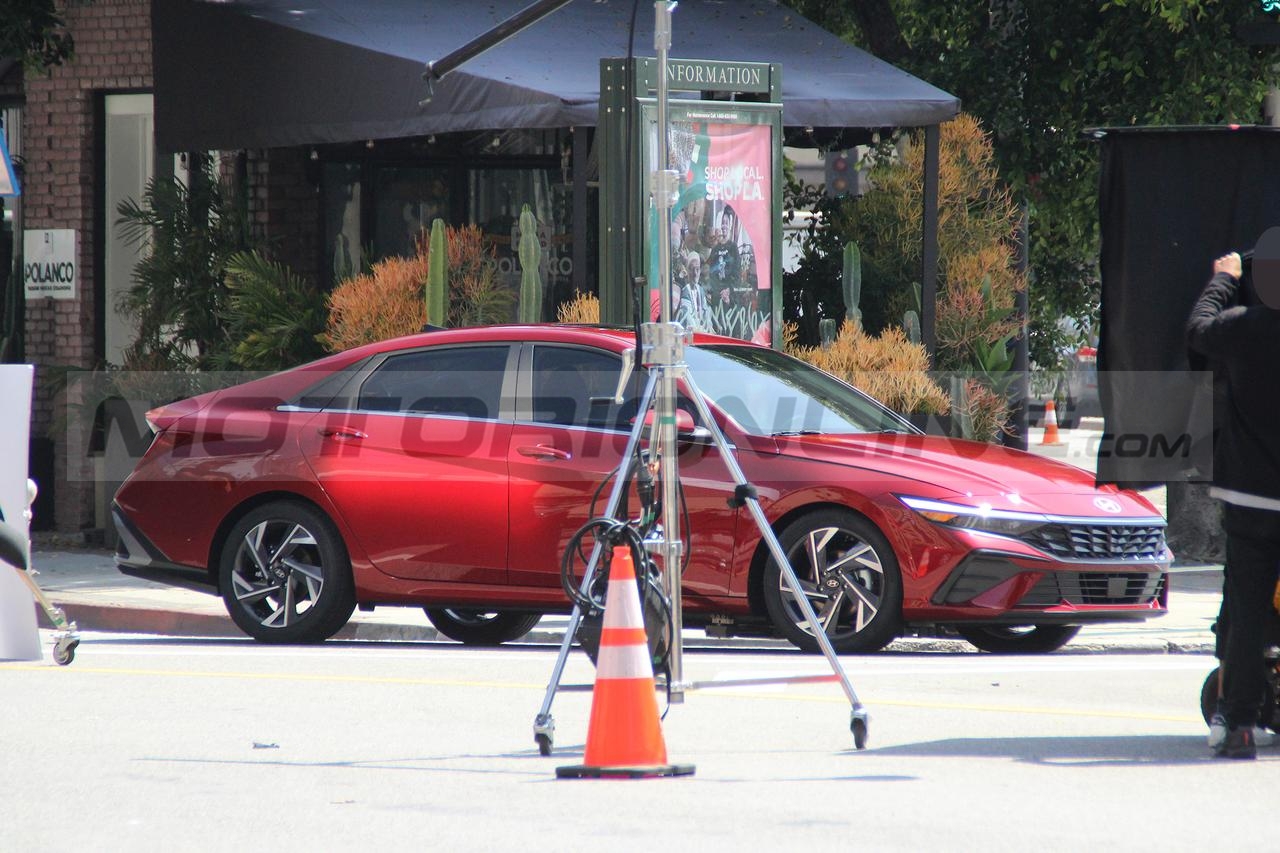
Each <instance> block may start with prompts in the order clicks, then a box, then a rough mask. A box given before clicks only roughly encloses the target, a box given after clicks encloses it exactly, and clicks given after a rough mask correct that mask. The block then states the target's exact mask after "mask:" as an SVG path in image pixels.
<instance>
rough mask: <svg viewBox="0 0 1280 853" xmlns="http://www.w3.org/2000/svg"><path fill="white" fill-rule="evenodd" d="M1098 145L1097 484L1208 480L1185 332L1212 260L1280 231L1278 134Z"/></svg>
mask: <svg viewBox="0 0 1280 853" xmlns="http://www.w3.org/2000/svg"><path fill="white" fill-rule="evenodd" d="M1096 137H1097V138H1098V139H1100V141H1101V145H1102V173H1101V185H1100V188H1099V221H1100V226H1101V237H1102V255H1101V275H1102V328H1101V337H1100V343H1099V346H1098V368H1099V391H1100V394H1101V397H1102V408H1103V414H1104V415H1105V417H1106V433H1105V437H1104V439H1103V441H1102V444H1101V446H1100V448H1099V454H1098V481H1099V483H1119V484H1124V485H1129V486H1149V485H1154V484H1156V483H1161V482H1172V481H1177V480H1182V479H1207V477H1208V474H1209V471H1210V469H1211V465H1210V463H1209V460H1208V457H1207V454H1208V451H1209V449H1210V448H1209V444H1208V441H1207V440H1206V439H1207V435H1205V433H1206V432H1207V431H1208V430H1209V429H1211V424H1212V404H1211V403H1210V402H1208V400H1207V397H1206V395H1207V394H1208V388H1209V387H1210V385H1209V374H1207V373H1204V372H1201V371H1204V370H1205V368H1206V365H1204V364H1202V363H1197V362H1196V361H1189V359H1188V354H1187V351H1186V348H1185V345H1184V343H1183V329H1184V326H1185V323H1186V320H1187V315H1188V314H1189V313H1190V311H1191V306H1192V305H1193V304H1194V302H1195V300H1196V298H1197V297H1198V296H1199V295H1200V291H1201V290H1202V289H1203V287H1204V285H1205V283H1206V282H1207V281H1208V279H1209V277H1210V274H1211V273H1212V265H1213V259H1214V258H1216V257H1218V256H1219V255H1222V254H1225V253H1227V252H1229V251H1232V250H1236V251H1242V250H1245V249H1251V248H1253V245H1254V243H1256V242H1257V240H1258V237H1259V236H1260V235H1261V234H1262V232H1263V231H1265V230H1266V229H1267V228H1268V227H1270V226H1272V225H1280V129H1277V128H1267V127H1238V128H1233V127H1195V128H1125V129H1118V130H1107V131H1098V132H1096ZM1276 390H1277V392H1280V381H1278V382H1277V389H1276ZM1188 437H1190V439H1192V440H1191V441H1188V440H1187V438H1188ZM1189 445H1190V446H1193V447H1194V450H1193V452H1191V453H1187V452H1185V451H1186V449H1187V447H1188V446H1189Z"/></svg>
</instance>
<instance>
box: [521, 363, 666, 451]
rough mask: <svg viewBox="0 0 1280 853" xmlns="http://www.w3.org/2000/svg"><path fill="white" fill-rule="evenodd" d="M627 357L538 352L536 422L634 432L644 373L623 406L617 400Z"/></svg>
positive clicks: (635, 376)
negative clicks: (633, 423)
mask: <svg viewBox="0 0 1280 853" xmlns="http://www.w3.org/2000/svg"><path fill="white" fill-rule="evenodd" d="M621 370H622V359H620V358H618V357H617V356H616V355H613V354H612V353H605V352H599V351H597V350H588V349H578V348H574V347H553V346H539V347H536V348H535V349H534V351H533V420H535V421H537V422H539V423H549V424H559V425H560V426H579V427H596V428H600V429H623V430H626V429H630V428H631V421H632V419H633V418H634V417H635V414H636V407H637V404H638V402H639V398H640V393H641V391H642V390H643V386H642V385H641V382H642V381H643V378H644V374H643V373H642V372H641V371H636V372H635V373H633V374H632V375H631V381H630V383H629V387H628V388H627V390H626V392H625V394H624V395H623V396H624V398H625V401H624V402H623V403H622V404H618V403H616V402H614V398H613V395H614V393H615V392H616V391H617V388H618V376H619V372H620V371H621Z"/></svg>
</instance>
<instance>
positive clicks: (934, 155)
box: [920, 124, 941, 359]
mask: <svg viewBox="0 0 1280 853" xmlns="http://www.w3.org/2000/svg"><path fill="white" fill-rule="evenodd" d="M940 139H941V135H940V133H939V130H938V126H937V125H936V124H931V125H929V126H928V127H926V128H925V129H924V210H923V211H922V213H923V218H922V223H921V224H922V225H923V228H922V232H923V234H922V240H923V243H924V245H923V246H922V247H921V264H920V266H921V270H920V338H921V341H922V342H923V343H924V348H925V351H926V352H927V353H929V358H930V359H933V358H934V356H936V355H937V352H938V332H937V318H938V147H939V144H940Z"/></svg>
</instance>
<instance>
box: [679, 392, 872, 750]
mask: <svg viewBox="0 0 1280 853" xmlns="http://www.w3.org/2000/svg"><path fill="white" fill-rule="evenodd" d="M684 379H685V384H686V385H687V386H688V388H689V396H690V398H691V399H692V400H693V404H694V405H695V406H697V408H698V415H699V417H700V418H701V419H702V423H703V425H704V426H705V427H706V428H707V429H708V430H709V431H710V432H711V438H712V440H713V441H714V442H715V444H716V447H718V448H719V449H720V456H721V458H722V459H723V460H724V464H725V467H727V468H728V469H729V475H730V476H731V477H732V478H733V481H734V483H736V484H737V485H739V486H749V485H750V483H748V482H747V478H746V475H745V474H743V473H742V467H741V466H740V465H738V459H737V457H736V456H734V454H733V448H732V447H730V446H729V442H728V440H727V439H725V437H724V433H723V432H721V431H720V425H719V424H717V423H716V421H715V418H713V417H712V416H711V410H710V409H709V408H708V407H707V402H706V400H705V399H704V398H703V396H702V391H700V390H699V389H698V385H697V383H696V382H694V380H693V376H692V375H691V374H690V372H689V371H688V370H685V371H684ZM746 505H747V509H748V511H749V512H750V513H751V517H752V519H754V520H755V523H756V527H757V528H758V529H759V530H760V535H761V537H763V538H764V541H765V544H766V545H767V546H768V548H769V553H770V554H772V555H773V559H774V560H776V561H777V563H778V566H779V568H780V569H781V570H782V576H783V578H785V579H786V582H787V586H788V587H789V588H790V590H791V595H792V596H793V597H794V598H795V601H796V605H797V606H798V607H799V608H800V612H801V613H803V614H804V618H805V620H806V621H807V622H808V623H809V627H810V628H811V629H812V630H813V635H814V639H816V640H817V642H818V647H819V648H820V649H822V654H823V656H824V657H826V659H827V663H828V664H830V666H831V669H832V671H833V672H834V673H835V674H836V676H837V677H838V678H839V680H840V687H841V688H842V689H843V690H844V693H845V696H846V697H848V699H849V705H850V706H851V707H852V709H853V715H852V718H851V722H850V728H851V730H852V731H853V736H854V745H855V746H856V747H857V748H858V749H863V748H864V747H865V746H866V741H867V729H868V724H869V721H870V718H869V715H868V714H867V712H866V710H865V709H864V708H863V706H862V703H861V702H860V701H858V694H856V693H855V692H854V691H853V685H852V684H850V683H849V678H848V676H846V675H845V672H844V667H842V666H841V665H840V659H839V658H838V657H836V652H835V648H834V647H833V646H832V645H831V638H830V637H828V636H827V632H826V631H825V630H823V628H822V625H821V623H820V622H819V621H818V614H817V613H815V612H814V609H813V605H812V604H811V603H810V602H809V598H808V596H806V595H805V594H804V592H803V591H802V589H801V588H800V579H799V578H798V577H796V573H795V570H794V569H793V568H791V561H790V560H788V559H787V555H786V554H784V553H783V551H782V545H781V544H779V542H778V537H777V536H775V535H774V533H773V528H772V527H771V526H770V525H769V519H768V518H766V517H765V514H764V510H763V509H761V508H760V501H759V500H758V499H757V498H756V497H755V496H754V495H749V496H748V497H747V500H746Z"/></svg>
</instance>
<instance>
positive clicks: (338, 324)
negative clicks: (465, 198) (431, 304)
mask: <svg viewBox="0 0 1280 853" xmlns="http://www.w3.org/2000/svg"><path fill="white" fill-rule="evenodd" d="M426 281H427V255H426V252H424V251H420V252H419V253H418V254H416V255H414V256H413V257H412V258H387V259H386V260H383V261H379V262H378V263H376V264H374V265H373V268H372V269H371V270H370V271H369V272H368V273H366V274H364V275H358V276H355V277H353V278H349V279H347V280H346V281H344V282H342V283H341V284H340V285H338V286H337V287H336V288H334V290H333V292H332V293H331V294H329V325H328V328H327V330H326V331H325V333H324V335H322V336H321V342H322V343H323V344H324V345H325V346H326V347H328V348H329V349H330V350H332V351H334V352H337V351H339V350H344V349H350V348H351V347H355V346H360V345H361V344H368V343H373V342H374V341H385V340H387V339H388V338H395V337H399V336H401V335H409V334H413V333H414V332H417V331H420V330H421V329H422V326H423V324H424V323H426V322H427V303H426V299H425V298H424V293H425V290H424V288H425V287H426Z"/></svg>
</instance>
